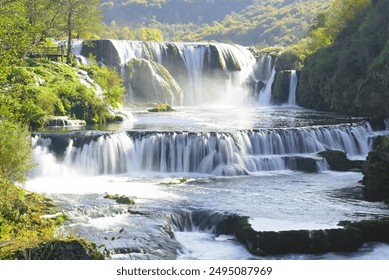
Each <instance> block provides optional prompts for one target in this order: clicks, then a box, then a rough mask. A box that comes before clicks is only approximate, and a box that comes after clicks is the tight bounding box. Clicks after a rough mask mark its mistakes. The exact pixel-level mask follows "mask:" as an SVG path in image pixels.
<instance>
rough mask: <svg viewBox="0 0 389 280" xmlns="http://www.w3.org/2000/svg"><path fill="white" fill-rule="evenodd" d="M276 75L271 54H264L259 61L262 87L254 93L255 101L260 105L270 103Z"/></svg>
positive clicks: (268, 104)
mask: <svg viewBox="0 0 389 280" xmlns="http://www.w3.org/2000/svg"><path fill="white" fill-rule="evenodd" d="M275 75H276V69H275V63H274V65H273V63H272V56H271V55H265V56H263V57H262V59H261V62H260V72H259V79H260V81H262V82H263V83H264V87H263V88H262V89H261V90H260V91H259V92H257V93H256V96H257V103H258V104H259V105H261V106H270V105H271V90H272V86H273V82H274V78H275Z"/></svg>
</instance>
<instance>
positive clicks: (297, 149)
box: [32, 122, 372, 176]
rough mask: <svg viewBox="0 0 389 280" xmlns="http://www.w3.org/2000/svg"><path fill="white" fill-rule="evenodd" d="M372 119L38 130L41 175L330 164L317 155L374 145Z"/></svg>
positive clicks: (359, 151) (246, 170) (364, 150)
mask: <svg viewBox="0 0 389 280" xmlns="http://www.w3.org/2000/svg"><path fill="white" fill-rule="evenodd" d="M371 135H372V129H371V127H370V124H369V123H367V122H362V123H359V124H354V125H335V126H323V127H311V128H294V129H265V130H243V131H236V132H231V133H227V132H218V133H216V132H199V133H191V132H147V131H145V132H137V131H131V132H112V133H111V132H99V131H89V132H73V133H65V134H57V133H36V134H34V136H33V139H32V142H33V143H32V144H33V153H34V159H35V161H36V162H38V163H39V164H38V167H37V168H36V169H35V173H36V174H37V175H44V176H61V175H62V176H63V175H69V174H87V175H92V176H95V175H103V174H122V173H139V172H161V173H200V174H210V175H217V176H223V175H224V176H238V175H248V174H250V173H253V172H259V171H272V170H285V169H291V170H294V169H295V168H296V159H300V160H301V159H305V158H308V159H310V160H311V161H312V160H313V161H314V163H315V164H316V170H317V171H320V170H326V168H327V165H326V164H325V160H324V159H323V158H320V157H318V156H317V153H318V152H321V151H324V150H342V151H344V152H346V153H347V155H348V157H349V158H351V159H361V158H363V157H366V155H367V154H368V152H369V151H370V150H371V145H372V144H371V141H370V136H371Z"/></svg>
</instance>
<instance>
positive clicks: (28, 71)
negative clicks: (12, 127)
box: [0, 59, 124, 128]
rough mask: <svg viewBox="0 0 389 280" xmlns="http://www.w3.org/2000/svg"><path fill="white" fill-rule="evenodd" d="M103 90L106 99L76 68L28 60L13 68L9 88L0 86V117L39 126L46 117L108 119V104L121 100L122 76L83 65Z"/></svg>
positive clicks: (105, 69)
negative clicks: (99, 94)
mask: <svg viewBox="0 0 389 280" xmlns="http://www.w3.org/2000/svg"><path fill="white" fill-rule="evenodd" d="M83 69H85V70H86V71H87V72H88V73H89V74H90V75H91V77H92V78H93V79H96V81H97V82H98V84H99V85H100V86H101V87H102V89H103V95H104V98H105V100H102V99H101V98H100V97H98V96H97V94H96V92H95V90H94V89H92V88H89V87H87V86H85V85H83V84H82V83H81V82H80V78H79V77H78V76H77V74H76V71H77V69H76V68H72V67H70V66H68V65H65V64H60V63H54V62H51V61H47V60H43V59H41V60H37V59H31V60H28V61H27V65H26V66H20V67H13V68H12V69H11V72H10V74H9V75H8V76H7V81H8V87H7V88H6V89H3V90H1V89H0V116H3V117H7V118H12V119H14V120H17V121H19V122H21V123H25V124H27V125H28V126H30V127H31V128H39V127H42V126H43V125H44V123H45V120H46V118H47V117H50V116H69V117H70V118H73V119H81V120H85V121H86V122H87V123H103V122H106V121H108V120H110V119H111V118H112V117H113V116H111V115H110V114H109V112H108V109H107V105H112V106H114V107H117V106H119V105H118V104H121V103H122V99H123V93H124V87H123V86H122V80H121V77H120V76H119V75H118V74H117V73H116V72H114V71H113V70H110V69H108V68H107V67H102V68H99V67H97V66H96V65H95V66H84V67H83Z"/></svg>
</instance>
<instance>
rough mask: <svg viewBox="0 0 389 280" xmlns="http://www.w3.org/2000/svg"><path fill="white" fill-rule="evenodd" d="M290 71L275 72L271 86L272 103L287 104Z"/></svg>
mask: <svg viewBox="0 0 389 280" xmlns="http://www.w3.org/2000/svg"><path fill="white" fill-rule="evenodd" d="M290 75H291V71H280V72H277V74H276V76H275V78H274V83H273V85H272V93H271V94H272V103H273V104H276V105H281V104H284V103H287V102H288V98H289V84H290Z"/></svg>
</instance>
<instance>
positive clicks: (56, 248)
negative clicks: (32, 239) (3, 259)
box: [15, 239, 104, 260]
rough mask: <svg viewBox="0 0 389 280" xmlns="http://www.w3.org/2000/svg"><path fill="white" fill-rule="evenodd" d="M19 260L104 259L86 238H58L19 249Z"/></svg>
mask: <svg viewBox="0 0 389 280" xmlns="http://www.w3.org/2000/svg"><path fill="white" fill-rule="evenodd" d="M15 259H18V260H103V259H104V256H103V254H101V253H100V252H99V251H98V250H97V248H96V245H95V244H94V243H91V242H87V241H85V240H76V239H70V240H57V241H50V242H45V243H41V244H39V245H37V246H36V247H32V248H27V249H23V250H19V251H17V252H16V253H15Z"/></svg>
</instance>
